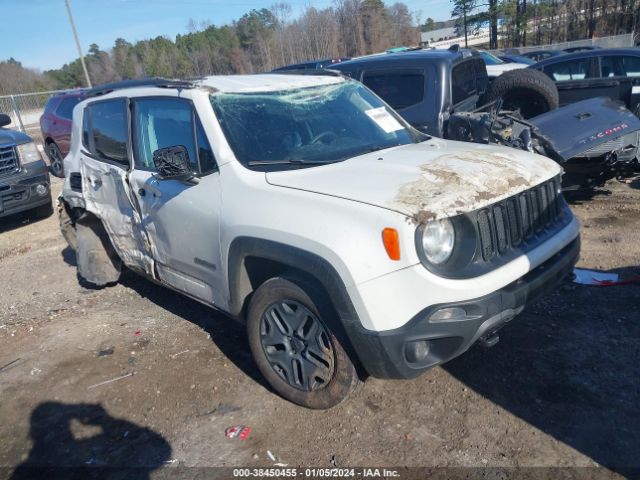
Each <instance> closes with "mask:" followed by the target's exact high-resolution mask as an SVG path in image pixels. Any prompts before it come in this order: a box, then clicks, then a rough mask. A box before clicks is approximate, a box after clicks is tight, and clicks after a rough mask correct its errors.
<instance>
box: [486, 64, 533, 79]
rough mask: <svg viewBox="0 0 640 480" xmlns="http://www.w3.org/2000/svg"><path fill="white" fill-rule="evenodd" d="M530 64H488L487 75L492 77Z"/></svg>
mask: <svg viewBox="0 0 640 480" xmlns="http://www.w3.org/2000/svg"><path fill="white" fill-rule="evenodd" d="M528 66H529V65H527V64H526V63H501V64H499V65H487V75H489V76H490V77H497V76H499V75H502V74H503V73H504V72H508V71H509V70H518V69H520V68H527V67H528Z"/></svg>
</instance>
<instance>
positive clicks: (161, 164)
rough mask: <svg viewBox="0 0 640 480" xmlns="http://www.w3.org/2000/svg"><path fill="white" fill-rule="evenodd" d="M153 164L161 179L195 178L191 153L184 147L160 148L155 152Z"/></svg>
mask: <svg viewBox="0 0 640 480" xmlns="http://www.w3.org/2000/svg"><path fill="white" fill-rule="evenodd" d="M153 164H154V165H155V166H156V170H157V171H158V176H159V177H160V178H161V179H165V178H174V179H177V180H189V179H190V178H192V177H193V172H192V171H191V164H190V163H189V152H188V151H187V148H186V147H185V146H184V145H174V146H173V147H165V148H159V149H158V150H156V151H155V152H153Z"/></svg>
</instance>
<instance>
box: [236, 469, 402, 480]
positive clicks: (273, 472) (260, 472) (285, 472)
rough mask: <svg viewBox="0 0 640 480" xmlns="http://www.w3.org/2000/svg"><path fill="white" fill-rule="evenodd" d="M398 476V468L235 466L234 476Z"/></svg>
mask: <svg viewBox="0 0 640 480" xmlns="http://www.w3.org/2000/svg"><path fill="white" fill-rule="evenodd" d="M298 476H299V477H302V478H357V477H361V478H398V477H400V474H399V472H398V471H397V470H392V469H386V468H305V469H297V468H234V469H233V477H234V478H270V477H276V478H287V477H289V478H295V477H298Z"/></svg>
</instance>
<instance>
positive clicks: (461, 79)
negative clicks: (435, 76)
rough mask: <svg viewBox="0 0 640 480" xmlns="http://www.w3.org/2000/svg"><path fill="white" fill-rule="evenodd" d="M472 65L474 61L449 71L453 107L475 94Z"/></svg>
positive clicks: (474, 77) (474, 73) (474, 78)
mask: <svg viewBox="0 0 640 480" xmlns="http://www.w3.org/2000/svg"><path fill="white" fill-rule="evenodd" d="M474 63H475V62H474V61H466V62H462V63H459V64H458V65H456V66H455V67H453V70H452V71H451V96H452V100H453V104H454V105H457V104H458V103H460V102H462V101H464V100H466V99H467V98H469V97H470V96H471V95H475V94H476V72H475V68H474V65H473V64H474ZM483 68H484V65H483Z"/></svg>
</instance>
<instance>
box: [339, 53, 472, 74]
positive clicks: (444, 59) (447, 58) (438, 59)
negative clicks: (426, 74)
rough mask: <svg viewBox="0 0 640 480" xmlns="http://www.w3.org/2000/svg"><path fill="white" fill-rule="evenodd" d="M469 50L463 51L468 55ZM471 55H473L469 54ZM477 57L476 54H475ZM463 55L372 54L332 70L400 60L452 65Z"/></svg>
mask: <svg viewBox="0 0 640 480" xmlns="http://www.w3.org/2000/svg"><path fill="white" fill-rule="evenodd" d="M469 52H470V50H467V51H465V53H466V54H468V53H469ZM471 55H474V53H473V52H471ZM475 55H477V54H475ZM464 56H465V55H464V54H463V50H462V49H460V50H459V51H452V50H408V51H405V52H397V53H386V52H383V53H374V54H372V55H365V56H363V57H357V58H352V59H351V60H348V61H346V62H340V63H339V64H337V65H335V66H332V68H336V69H341V68H343V67H347V68H348V67H349V66H351V65H358V64H365V63H369V62H372V61H378V60H380V61H388V60H389V61H401V60H409V61H415V60H429V61H430V62H435V63H452V62H454V61H456V60H459V59H462V58H463V57H464Z"/></svg>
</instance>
